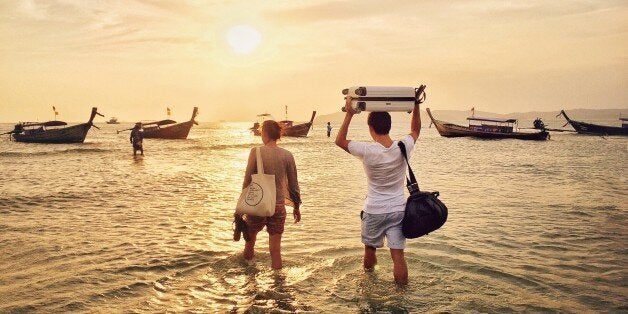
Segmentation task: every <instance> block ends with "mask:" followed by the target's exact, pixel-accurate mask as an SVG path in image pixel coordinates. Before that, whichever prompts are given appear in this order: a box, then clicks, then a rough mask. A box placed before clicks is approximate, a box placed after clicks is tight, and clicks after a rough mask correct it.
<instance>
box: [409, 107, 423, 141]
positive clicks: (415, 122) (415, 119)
mask: <svg viewBox="0 0 628 314" xmlns="http://www.w3.org/2000/svg"><path fill="white" fill-rule="evenodd" d="M420 133H421V108H419V104H415V105H414V109H413V110H412V120H411V121H410V136H412V138H413V139H414V141H415V142H416V140H417V139H418V138H419V134H420Z"/></svg>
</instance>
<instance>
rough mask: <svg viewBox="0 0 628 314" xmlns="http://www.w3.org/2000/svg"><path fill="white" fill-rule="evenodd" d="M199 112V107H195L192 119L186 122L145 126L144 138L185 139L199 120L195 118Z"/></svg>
mask: <svg viewBox="0 0 628 314" xmlns="http://www.w3.org/2000/svg"><path fill="white" fill-rule="evenodd" d="M197 114H198V107H194V111H192V119H190V120H189V121H186V122H181V123H177V124H173V125H170V126H166V127H163V128H161V127H149V128H144V138H161V139H169V140H184V139H187V138H188V134H190V129H192V126H193V125H194V124H197V122H196V121H195V120H194V118H196V115H197Z"/></svg>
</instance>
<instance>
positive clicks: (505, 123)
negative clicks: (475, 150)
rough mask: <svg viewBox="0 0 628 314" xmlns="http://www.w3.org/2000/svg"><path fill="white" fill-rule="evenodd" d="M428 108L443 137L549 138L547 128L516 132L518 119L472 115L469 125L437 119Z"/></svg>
mask: <svg viewBox="0 0 628 314" xmlns="http://www.w3.org/2000/svg"><path fill="white" fill-rule="evenodd" d="M426 110H427V114H428V115H429V116H430V119H432V123H433V124H434V125H435V126H436V130H438V133H439V134H440V135H441V136H443V137H464V136H470V137H478V138H485V139H502V138H513V139H518V140H536V141H544V140H546V139H548V138H549V132H547V131H545V130H542V131H540V132H533V133H532V132H530V133H528V132H515V131H514V127H515V125H516V124H517V119H493V118H480V117H475V116H471V117H468V118H467V120H468V121H469V126H462V125H457V124H453V123H447V122H443V121H440V120H436V119H435V118H434V116H432V112H430V108H426ZM478 123H479V124H478Z"/></svg>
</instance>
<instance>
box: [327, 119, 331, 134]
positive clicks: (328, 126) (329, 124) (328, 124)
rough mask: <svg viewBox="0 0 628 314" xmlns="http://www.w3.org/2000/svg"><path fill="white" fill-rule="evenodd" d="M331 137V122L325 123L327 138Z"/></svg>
mask: <svg viewBox="0 0 628 314" xmlns="http://www.w3.org/2000/svg"><path fill="white" fill-rule="evenodd" d="M330 136H331V122H327V137H330Z"/></svg>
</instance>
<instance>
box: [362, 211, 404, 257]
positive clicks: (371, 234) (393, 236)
mask: <svg viewBox="0 0 628 314" xmlns="http://www.w3.org/2000/svg"><path fill="white" fill-rule="evenodd" d="M403 215H404V212H392V213H386V214H369V213H364V214H363V216H362V243H364V245H368V246H372V247H374V248H381V247H383V246H384V237H386V242H387V243H388V247H389V248H391V249H400V250H403V249H405V248H406V238H405V237H404V236H403V232H402V231H401V221H402V220H403Z"/></svg>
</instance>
